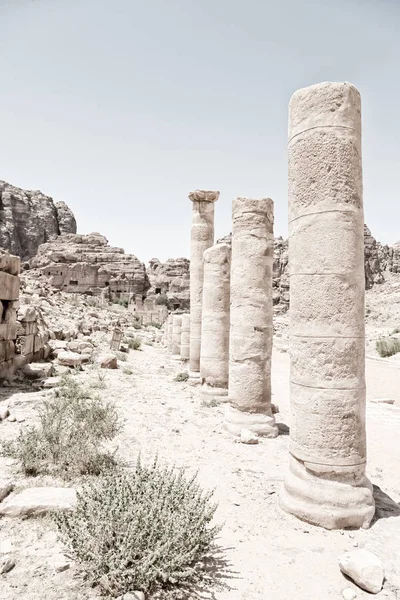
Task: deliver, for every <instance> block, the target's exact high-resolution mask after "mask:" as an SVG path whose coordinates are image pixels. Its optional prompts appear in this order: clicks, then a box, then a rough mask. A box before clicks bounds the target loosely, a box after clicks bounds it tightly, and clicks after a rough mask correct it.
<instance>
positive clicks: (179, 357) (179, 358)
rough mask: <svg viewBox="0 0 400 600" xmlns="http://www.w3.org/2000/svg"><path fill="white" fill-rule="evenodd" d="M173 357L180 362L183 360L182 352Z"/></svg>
mask: <svg viewBox="0 0 400 600" xmlns="http://www.w3.org/2000/svg"><path fill="white" fill-rule="evenodd" d="M171 358H172V360H176V362H178V361H179V362H181V360H182V357H181V355H180V354H173V355H172V356H171Z"/></svg>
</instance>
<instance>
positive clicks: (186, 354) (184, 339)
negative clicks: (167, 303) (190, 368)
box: [181, 314, 190, 360]
mask: <svg viewBox="0 0 400 600" xmlns="http://www.w3.org/2000/svg"><path fill="white" fill-rule="evenodd" d="M181 358H182V359H183V360H189V358H190V314H184V315H182V329H181Z"/></svg>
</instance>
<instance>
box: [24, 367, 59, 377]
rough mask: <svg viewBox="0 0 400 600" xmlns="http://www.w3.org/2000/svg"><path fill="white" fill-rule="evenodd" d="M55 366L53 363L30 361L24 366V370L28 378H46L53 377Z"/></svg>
mask: <svg viewBox="0 0 400 600" xmlns="http://www.w3.org/2000/svg"><path fill="white" fill-rule="evenodd" d="M53 370H54V367H53V365H52V364H51V363H29V364H28V365H25V366H24V367H22V372H23V373H24V375H25V377H27V378H28V379H45V378H47V377H51V375H52V373H53Z"/></svg>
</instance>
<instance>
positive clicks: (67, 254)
mask: <svg viewBox="0 0 400 600" xmlns="http://www.w3.org/2000/svg"><path fill="white" fill-rule="evenodd" d="M30 267H31V268H32V269H34V270H36V271H39V272H40V273H41V274H42V275H44V276H46V277H47V278H49V280H50V283H51V285H52V286H53V287H55V288H58V289H60V290H63V291H65V292H77V293H90V294H93V295H100V294H101V293H102V292H104V291H105V290H106V291H107V295H108V296H109V298H110V299H111V300H124V301H128V300H129V299H130V298H131V297H132V296H134V295H136V294H143V295H145V294H146V292H147V290H148V289H149V287H150V282H149V280H148V277H147V273H146V268H145V266H144V264H143V263H141V262H140V261H139V260H138V259H137V258H136V256H133V254H125V252H124V250H123V249H122V248H113V247H111V246H109V244H108V241H107V239H106V238H105V237H104V236H103V235H100V234H99V233H91V234H88V235H78V234H66V235H61V236H59V237H58V238H56V239H54V240H52V241H50V242H47V243H46V244H42V245H41V246H40V247H39V249H38V253H37V256H35V257H34V258H33V259H32V260H31V261H30Z"/></svg>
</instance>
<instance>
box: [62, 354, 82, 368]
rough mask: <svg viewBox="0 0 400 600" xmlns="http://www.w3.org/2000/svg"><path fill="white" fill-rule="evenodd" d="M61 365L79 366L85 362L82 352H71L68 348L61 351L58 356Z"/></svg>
mask: <svg viewBox="0 0 400 600" xmlns="http://www.w3.org/2000/svg"><path fill="white" fill-rule="evenodd" d="M57 359H58V362H59V364H60V365H63V366H65V367H77V366H78V365H81V364H82V362H83V358H82V355H81V354H78V353H77V352H69V351H68V350H63V351H61V352H60V353H59V354H58V356H57Z"/></svg>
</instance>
